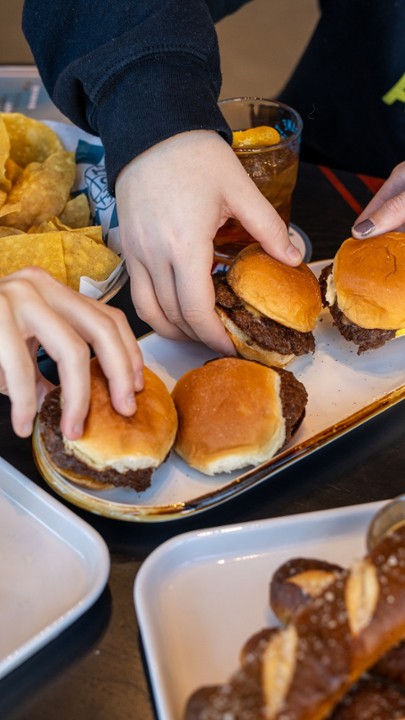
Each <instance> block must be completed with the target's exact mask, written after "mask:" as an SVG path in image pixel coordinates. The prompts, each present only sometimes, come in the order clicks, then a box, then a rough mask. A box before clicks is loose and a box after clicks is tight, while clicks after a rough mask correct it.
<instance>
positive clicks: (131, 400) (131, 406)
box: [127, 393, 136, 412]
mask: <svg viewBox="0 0 405 720" xmlns="http://www.w3.org/2000/svg"><path fill="white" fill-rule="evenodd" d="M127 408H128V410H130V412H135V408H136V401H135V395H134V394H133V393H131V394H130V395H127Z"/></svg>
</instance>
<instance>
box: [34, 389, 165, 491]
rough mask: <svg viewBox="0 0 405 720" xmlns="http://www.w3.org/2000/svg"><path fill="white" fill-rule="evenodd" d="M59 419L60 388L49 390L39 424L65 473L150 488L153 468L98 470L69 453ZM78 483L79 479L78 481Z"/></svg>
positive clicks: (113, 483)
mask: <svg viewBox="0 0 405 720" xmlns="http://www.w3.org/2000/svg"><path fill="white" fill-rule="evenodd" d="M60 419H61V406H60V388H59V387H57V388H55V389H54V390H51V391H50V392H49V393H48V395H47V396H46V398H45V400H44V402H43V404H42V407H41V410H40V412H39V427H40V432H41V437H42V440H43V443H44V446H45V449H46V451H47V453H48V455H49V456H50V458H51V460H52V461H53V462H54V463H55V465H56V466H57V468H58V469H59V468H60V470H61V472H62V474H63V470H66V471H69V472H72V473H75V474H77V475H79V476H80V475H82V476H85V477H88V478H90V479H92V480H97V481H98V482H102V483H106V484H107V485H115V486H116V487H130V488H132V489H133V490H136V492H142V491H143V490H146V488H148V487H149V485H150V484H151V478H152V472H153V468H145V469H141V470H127V471H126V472H125V473H120V472H118V471H117V470H114V468H106V469H105V470H95V469H93V468H91V467H89V465H86V463H84V462H82V461H81V460H78V459H77V458H76V457H75V456H74V455H72V454H69V453H68V452H67V451H66V449H65V445H64V442H63V436H62V431H61V429H60ZM78 482H80V481H79V480H78Z"/></svg>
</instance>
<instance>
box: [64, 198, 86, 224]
mask: <svg viewBox="0 0 405 720" xmlns="http://www.w3.org/2000/svg"><path fill="white" fill-rule="evenodd" d="M59 220H60V221H61V222H62V223H63V224H64V225H67V226H68V227H70V228H83V227H87V226H88V225H90V205H89V201H88V199H87V196H86V195H85V194H84V193H80V195H76V197H74V198H72V199H71V200H68V201H67V203H66V205H65V207H64V208H63V210H62V212H61V214H60V215H59Z"/></svg>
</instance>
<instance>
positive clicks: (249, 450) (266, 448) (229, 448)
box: [172, 358, 307, 475]
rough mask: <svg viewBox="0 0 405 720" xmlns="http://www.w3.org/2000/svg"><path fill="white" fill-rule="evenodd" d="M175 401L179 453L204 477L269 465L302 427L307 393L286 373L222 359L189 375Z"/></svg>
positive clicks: (177, 388)
mask: <svg viewBox="0 0 405 720" xmlns="http://www.w3.org/2000/svg"><path fill="white" fill-rule="evenodd" d="M172 397H173V400H174V403H175V406H176V409H177V414H178V423H179V424H178V431H177V436H176V441H175V445H174V449H175V451H176V452H177V453H178V454H179V455H180V456H181V457H182V458H183V460H185V461H186V462H187V463H188V464H189V465H190V466H191V467H193V468H196V469H197V470H199V471H200V472H202V473H205V474H206V475H215V474H216V473H227V472H231V471H232V470H237V469H240V468H244V467H247V466H249V465H252V466H255V465H259V464H260V463H263V462H265V461H266V460H269V459H270V458H271V457H273V455H275V454H276V452H278V451H279V450H280V449H281V448H282V447H283V446H284V445H285V444H286V443H287V442H288V441H289V440H290V438H291V437H292V435H293V434H294V433H295V432H296V430H297V429H298V427H299V425H300V424H301V422H302V420H303V418H304V414H305V406H306V402H307V392H306V390H305V388H304V386H303V384H302V383H301V382H299V380H297V379H296V378H295V376H294V375H293V374H292V373H291V372H289V371H288V370H284V369H281V368H277V369H272V368H269V367H265V366H264V365H261V364H259V363H256V362H252V361H249V360H243V359H242V358H219V359H217V360H211V361H210V362H208V363H206V364H205V365H203V366H202V367H199V368H196V369H194V370H189V371H188V372H186V373H185V374H184V375H182V377H181V378H180V379H179V380H178V381H177V383H176V385H175V387H174V389H173V391H172Z"/></svg>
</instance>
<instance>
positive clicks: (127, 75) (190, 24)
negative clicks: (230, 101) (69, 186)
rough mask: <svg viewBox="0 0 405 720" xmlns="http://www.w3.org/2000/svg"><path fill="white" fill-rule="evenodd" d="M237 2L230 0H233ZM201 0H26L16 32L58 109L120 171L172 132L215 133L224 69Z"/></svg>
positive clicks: (110, 172)
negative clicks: (95, 142) (20, 26)
mask: <svg viewBox="0 0 405 720" xmlns="http://www.w3.org/2000/svg"><path fill="white" fill-rule="evenodd" d="M239 4H241V3H240V2H239V3H238V2H236V3H235V2H233V3H232V2H231V3H230V6H235V7H236V6H237V5H239ZM214 6H215V2H212V1H211V2H210V7H209V6H208V5H207V3H206V2H205V0H132V1H131V0H97V2H89V0H25V4H24V11H23V31H24V33H25V36H26V38H27V41H28V43H29V44H30V47H31V49H32V53H33V55H34V58H35V62H36V63H37V66H38V69H39V72H40V74H41V77H42V79H43V81H44V84H45V86H46V88H47V90H48V92H49V94H50V96H51V98H52V99H53V101H54V103H55V105H57V107H58V108H59V109H60V110H61V111H62V112H63V113H64V114H65V115H66V116H67V117H68V118H69V119H70V120H72V122H73V123H75V124H76V125H78V126H79V127H81V128H83V129H84V130H87V131H88V132H91V133H93V134H95V135H98V136H100V138H101V140H102V142H103V145H104V148H105V151H106V170H107V177H108V182H109V187H110V189H111V190H113V188H114V184H115V180H116V177H117V174H118V172H119V171H120V169H121V168H122V167H123V166H124V165H126V164H127V163H128V162H129V161H130V160H131V159H132V158H133V157H135V156H136V155H139V154H140V153H142V152H143V151H144V150H146V149H147V148H149V147H151V146H152V145H155V144H156V143H158V142H160V141H162V140H164V139H166V138H168V137H171V136H172V135H175V134H177V133H179V132H183V131H187V130H195V129H210V130H216V131H217V132H219V133H221V134H222V135H223V136H224V137H226V138H227V140H228V141H230V139H231V137H230V131H229V128H228V126H227V125H226V123H225V121H224V119H223V118H222V115H221V113H220V112H219V110H218V106H217V100H218V96H219V92H220V86H221V73H220V61H219V50H218V42H217V36H216V32H215V27H214V22H213V17H214V13H213V10H214Z"/></svg>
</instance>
